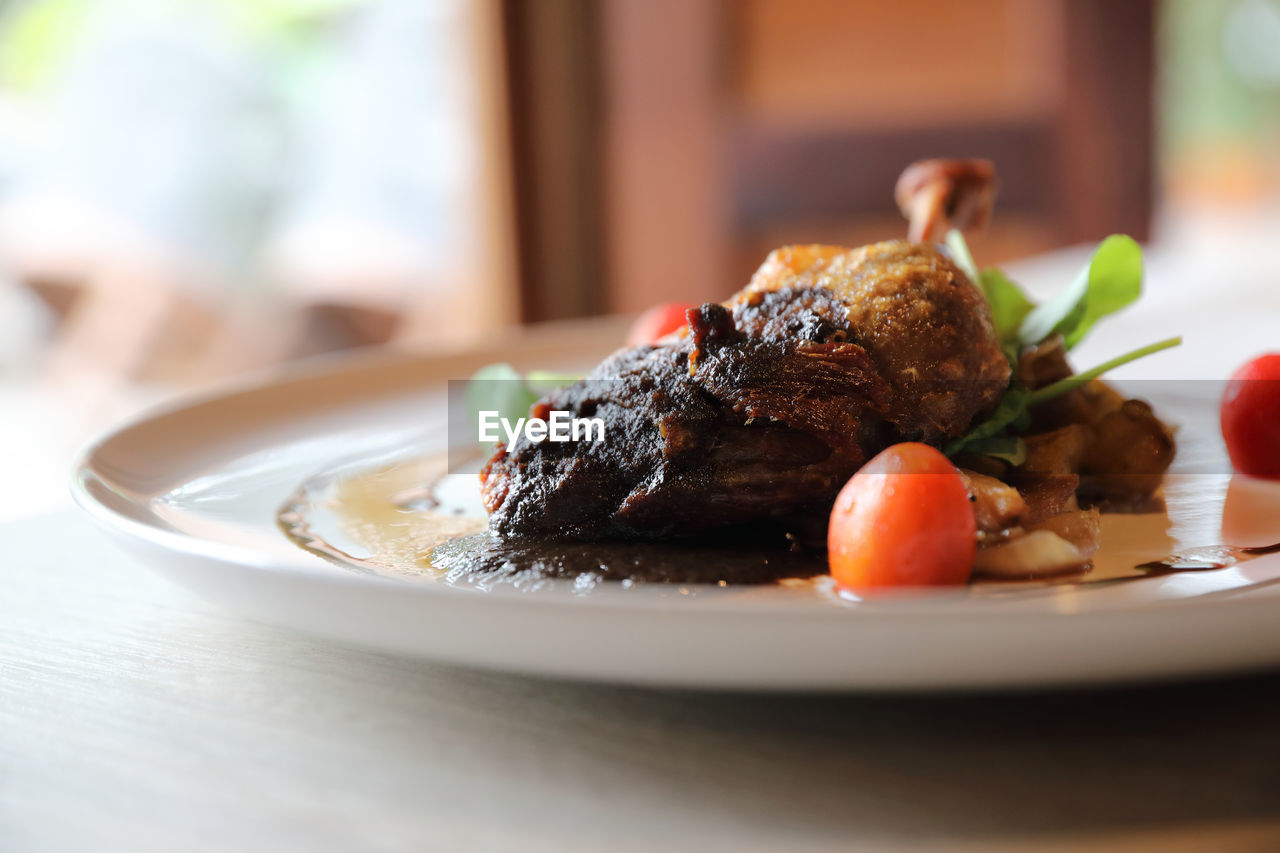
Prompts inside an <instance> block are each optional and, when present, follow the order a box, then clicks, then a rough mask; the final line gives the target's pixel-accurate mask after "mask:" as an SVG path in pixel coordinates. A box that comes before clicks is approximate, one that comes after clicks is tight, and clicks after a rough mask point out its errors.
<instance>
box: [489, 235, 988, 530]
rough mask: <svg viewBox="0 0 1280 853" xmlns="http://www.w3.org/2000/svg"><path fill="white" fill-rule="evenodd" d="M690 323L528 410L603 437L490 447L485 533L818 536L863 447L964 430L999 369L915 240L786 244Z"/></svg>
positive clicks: (871, 450)
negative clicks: (564, 418)
mask: <svg viewBox="0 0 1280 853" xmlns="http://www.w3.org/2000/svg"><path fill="white" fill-rule="evenodd" d="M689 321H690V325H689V330H688V331H687V332H685V333H678V334H676V335H673V336H670V337H669V338H667V339H665V340H664V341H662V342H660V343H659V344H657V345H646V346H639V347H632V348H629V349H623V350H620V351H618V352H616V353H614V354H613V355H612V356H610V357H609V358H608V359H606V360H605V361H604V362H603V363H601V364H600V365H599V366H598V367H597V368H596V369H595V370H594V371H592V372H591V374H590V375H589V376H588V377H587V378H586V379H584V380H582V381H580V382H577V383H575V384H573V385H570V386H568V387H566V388H563V389H561V390H559V391H556V392H555V393H553V394H551V395H550V396H549V397H547V398H545V399H543V400H542V401H540V402H539V403H538V404H537V405H536V406H535V408H534V412H533V414H534V415H535V416H537V417H546V416H547V414H548V413H549V412H550V411H568V412H571V413H573V416H574V417H599V418H602V419H603V420H604V422H605V424H606V430H605V436H604V440H602V441H599V442H565V443H551V442H545V441H544V442H540V443H533V442H530V441H528V439H527V438H525V437H523V436H522V437H520V438H517V439H516V441H515V442H514V443H513V444H512V446H511V447H507V448H501V447H500V448H499V449H498V451H497V452H496V453H495V454H494V456H493V457H492V458H491V459H490V460H489V462H488V464H487V465H486V466H485V469H484V471H483V474H482V480H483V494H484V499H485V503H486V505H487V507H488V509H489V511H490V528H491V530H492V531H493V532H494V533H495V534H498V535H503V536H515V535H542V536H557V537H567V538H577V539H609V538H621V539H655V538H665V537H676V536H688V535H694V534H699V533H702V532H704V531H708V530H710V529H712V528H720V527H725V526H739V527H749V528H750V529H752V530H762V531H763V530H775V531H784V532H796V531H804V530H809V531H811V532H812V531H813V530H814V529H815V527H816V528H817V529H818V530H819V531H820V530H822V529H825V520H826V516H827V514H828V512H829V511H830V508H831V503H832V501H833V499H834V497H835V494H836V492H837V491H838V490H839V488H840V486H841V485H843V484H844V482H845V481H846V480H847V479H848V478H849V477H850V476H851V475H852V474H853V473H854V472H855V471H856V470H857V469H858V468H859V467H860V466H861V465H862V463H863V462H865V461H866V460H867V459H868V458H869V457H870V456H872V455H874V454H875V453H876V452H878V451H879V450H881V449H883V448H884V447H886V446H888V445H889V444H892V443H894V442H896V441H904V440H918V441H926V442H930V443H933V444H941V443H942V442H944V441H945V440H946V439H948V438H952V437H955V436H958V435H960V434H961V433H963V432H964V431H965V430H966V429H967V428H968V427H969V426H970V424H971V423H972V422H973V420H974V418H975V417H977V416H979V415H981V414H983V413H985V412H987V411H988V410H989V409H990V408H991V407H993V406H994V404H995V403H996V401H997V400H998V399H999V397H1000V395H1001V393H1002V391H1003V390H1004V388H1005V387H1006V385H1007V384H1008V380H1009V365H1008V362H1007V361H1006V359H1005V357H1004V356H1003V355H1002V354H1001V351H1000V348H999V346H998V344H997V342H996V338H995V335H994V332H993V329H992V323H991V318H990V313H989V310H988V307H987V304H986V301H985V299H984V298H983V296H982V294H981V293H980V292H979V291H978V289H977V288H976V287H975V286H974V284H973V283H972V282H970V281H969V279H968V278H967V277H966V276H965V275H964V273H962V272H961V271H960V270H959V269H958V268H957V267H956V265H955V264H954V263H952V261H951V260H950V259H949V258H948V257H947V256H946V255H945V254H944V253H943V252H942V251H939V250H938V249H936V248H933V247H931V246H926V245H920V244H914V243H906V242H900V241H894V242H886V243H877V244H875V245H871V246H865V247H863V248H860V249H852V250H850V249H844V248H840V247H836V246H793V247H789V248H785V249H780V250H778V251H776V252H774V253H773V254H771V255H770V256H769V258H768V260H766V261H765V263H764V265H763V266H762V267H761V268H760V270H759V271H758V272H757V273H756V274H755V276H754V277H753V278H752V280H751V283H750V284H749V285H748V286H747V287H746V288H745V289H744V290H742V291H741V292H740V293H738V294H737V295H735V296H734V297H733V298H731V299H730V300H728V301H727V302H725V303H723V304H718V303H708V304H706V305H703V306H701V307H700V308H697V309H694V310H692V311H690V312H689Z"/></svg>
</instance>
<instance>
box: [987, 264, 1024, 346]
mask: <svg viewBox="0 0 1280 853" xmlns="http://www.w3.org/2000/svg"><path fill="white" fill-rule="evenodd" d="M978 287H980V288H981V289H982V292H983V294H984V295H985V296H986V297H987V304H989V305H990V306H991V319H992V320H993V321H994V322H995V325H996V338H997V339H998V340H999V341H1000V343H1001V344H1002V345H1003V344H1006V343H1014V342H1016V341H1017V340H1018V331H1019V330H1020V329H1021V328H1022V323H1023V321H1024V320H1025V319H1026V317H1027V314H1029V313H1030V312H1031V310H1032V309H1033V308H1035V303H1034V302H1032V301H1031V300H1030V299H1028V298H1027V295H1026V294H1025V293H1023V292H1022V288H1020V287H1018V285H1016V284H1014V283H1013V282H1012V281H1010V280H1009V279H1008V278H1006V277H1005V274H1004V273H1002V272H1001V271H1000V270H998V269H996V268H995V267H987V268H986V269H984V270H983V271H982V272H981V273H979V275H978Z"/></svg>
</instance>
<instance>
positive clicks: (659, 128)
mask: <svg viewBox="0 0 1280 853" xmlns="http://www.w3.org/2000/svg"><path fill="white" fill-rule="evenodd" d="M503 9H504V14H505V21H506V33H507V36H506V37H507V44H508V57H509V80H510V91H511V116H512V122H513V162H514V163H515V166H516V189H517V193H518V198H517V209H518V211H519V213H520V217H519V240H520V253H519V257H520V265H521V273H522V276H521V278H522V282H523V289H522V299H523V312H524V317H525V319H529V320H535V319H550V318H553V317H562V316H574V315H579V314H588V313H594V312H598V311H619V310H636V309H640V308H643V307H645V306H646V305H649V304H652V303H654V302H658V301H663V300H682V301H690V300H693V301H696V300H699V299H711V298H723V296H724V295H725V294H726V293H728V292H730V291H732V290H734V289H736V288H738V287H740V286H742V284H743V283H744V282H745V281H746V279H747V277H748V276H749V275H750V272H751V271H752V270H753V269H754V268H755V266H756V265H758V264H759V263H760V261H761V260H762V259H763V257H764V255H765V253H767V252H768V251H769V250H770V249H771V248H773V247H775V246H777V245H781V244H784V243H788V242H815V241H821V242H834V243H844V244H858V243H862V242H869V241H872V240H877V239H885V238H887V237H892V236H898V235H903V234H905V231H904V226H903V223H902V220H901V218H900V216H899V215H898V213H897V211H896V209H895V208H894V205H893V197H892V189H893V184H894V180H895V179H896V177H897V174H898V172H899V171H900V170H901V169H902V167H903V166H905V165H906V164H907V163H908V162H910V161H912V160H915V159H918V158H921V157H926V156H983V157H988V158H991V159H993V160H995V162H996V165H997V168H998V169H999V170H1000V172H1001V174H1002V176H1003V190H1002V192H1001V196H1000V199H999V202H998V204H997V216H996V220H995V222H994V223H993V226H992V228H991V230H990V232H989V234H988V235H987V236H986V238H985V239H983V240H979V241H977V243H976V245H975V250H976V251H977V252H978V253H979V255H980V257H981V258H982V259H984V260H992V261H996V260H1002V259H1011V258H1013V257H1018V256H1022V255H1027V254H1031V253H1034V252H1038V251H1043V250H1047V249H1050V248H1055V247H1059V246H1064V245H1069V244H1072V243H1076V242H1081V241H1087V240H1094V239H1097V238H1099V237H1101V236H1104V235H1105V234H1108V233H1111V232H1113V231H1123V232H1127V233H1130V234H1132V235H1133V236H1135V237H1137V238H1139V239H1142V238H1144V237H1145V236H1146V235H1147V232H1148V228H1149V223H1150V218H1151V209H1152V200H1153V195H1154V183H1155V180H1154V178H1155V176H1154V154H1153V122H1152V111H1153V107H1152V100H1153V91H1152V90H1153V71H1152V61H1153V40H1154V29H1155V2H1154V0H1125V2H1123V3H1116V2H1109V0H902V2H897V3H880V2H873V0H741V2H733V3H725V2H721V0H647V2H643V3H638V2H630V0H599V2H583V0H540V2H538V3H525V2H521V0H508V2H505V3H504V5H503Z"/></svg>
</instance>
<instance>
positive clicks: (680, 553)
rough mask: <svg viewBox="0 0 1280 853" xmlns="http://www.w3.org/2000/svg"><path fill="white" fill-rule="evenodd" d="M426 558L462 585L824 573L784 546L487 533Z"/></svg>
mask: <svg viewBox="0 0 1280 853" xmlns="http://www.w3.org/2000/svg"><path fill="white" fill-rule="evenodd" d="M431 564H432V565H433V566H434V567H435V568H437V569H440V570H441V571H443V572H445V577H446V579H447V580H448V581H450V582H451V583H454V584H460V585H466V586H489V585H491V584H493V583H511V584H514V585H516V586H519V585H521V584H522V583H526V582H529V581H533V580H538V579H543V578H568V579H573V580H574V581H575V582H576V583H578V584H580V585H587V584H594V583H597V582H599V581H602V580H616V581H622V582H623V583H624V584H628V585H629V584H633V583H680V584H686V583H688V584H718V585H720V586H727V585H728V584H731V583H732V584H764V583H774V582H775V581H779V580H782V579H783V578H797V577H813V576H814V575H818V574H822V573H824V572H826V570H827V565H826V559H825V558H824V557H821V556H814V555H812V554H805V553H800V552H795V551H789V550H786V549H782V548H761V547H758V546H756V547H752V546H749V545H746V546H743V545H739V546H734V545H710V544H699V543H688V544H676V543H673V544H665V543H658V542H562V541H555V540H547V539H501V538H498V537H495V536H491V535H490V534H489V533H487V532H486V533H477V534H473V535H471V536H462V537H458V538H456V539H450V540H448V541H446V542H443V543H441V544H440V545H438V546H437V547H436V549H435V551H434V552H433V553H432V555H431Z"/></svg>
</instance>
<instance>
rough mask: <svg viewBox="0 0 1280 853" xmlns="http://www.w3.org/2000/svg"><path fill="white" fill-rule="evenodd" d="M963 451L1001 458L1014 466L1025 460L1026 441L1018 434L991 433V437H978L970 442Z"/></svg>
mask: <svg viewBox="0 0 1280 853" xmlns="http://www.w3.org/2000/svg"><path fill="white" fill-rule="evenodd" d="M964 452H965V453H976V454H979V455H981V456H992V457H994V458H996V459H1003V460H1004V461H1005V462H1008V463H1009V464H1010V465H1013V466H1015V467H1016V466H1018V465H1021V464H1022V463H1023V462H1026V461H1027V443H1026V442H1025V441H1023V440H1022V436H1019V435H993V436H992V437H991V438H980V439H977V440H976V441H972V442H970V443H969V444H968V445H967V446H966V447H965V449H964Z"/></svg>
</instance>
